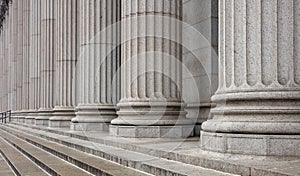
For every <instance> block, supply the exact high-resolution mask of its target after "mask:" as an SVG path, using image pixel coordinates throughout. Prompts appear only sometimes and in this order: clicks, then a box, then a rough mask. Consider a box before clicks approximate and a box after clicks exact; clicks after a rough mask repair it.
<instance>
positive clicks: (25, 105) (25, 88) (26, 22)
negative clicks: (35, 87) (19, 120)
mask: <svg viewBox="0 0 300 176" xmlns="http://www.w3.org/2000/svg"><path fill="white" fill-rule="evenodd" d="M22 3H23V5H22V6H23V32H22V33H23V45H22V50H23V60H22V62H23V64H22V67H23V69H22V71H23V73H22V77H23V83H22V116H23V117H26V116H27V115H28V112H29V40H30V34H29V28H30V18H29V16H30V2H29V0H23V1H22Z"/></svg>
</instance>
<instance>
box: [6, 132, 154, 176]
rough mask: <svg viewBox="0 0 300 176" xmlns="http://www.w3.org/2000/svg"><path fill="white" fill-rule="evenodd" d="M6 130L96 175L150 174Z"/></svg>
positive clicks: (140, 175)
mask: <svg viewBox="0 0 300 176" xmlns="http://www.w3.org/2000/svg"><path fill="white" fill-rule="evenodd" d="M6 131H7V132H8V133H10V134H13V135H14V136H16V137H18V138H20V139H23V140H25V141H27V142H29V143H30V144H32V145H34V146H37V147H39V148H41V149H43V150H45V151H47V152H49V153H51V154H53V155H55V156H57V157H60V158H61V159H63V160H65V161H67V162H70V163H72V164H74V165H76V166H78V167H80V168H82V169H84V170H86V171H88V172H90V173H92V174H95V175H112V176H115V175H122V176H144V175H150V174H147V173H145V172H140V171H137V170H134V169H132V168H129V167H125V166H123V165H120V164H117V163H113V162H111V161H107V160H104V159H102V158H100V157H97V156H93V155H89V154H87V153H83V152H81V151H78V150H75V149H72V148H69V147H66V146H63V145H60V144H56V143H54V142H50V141H47V140H44V139H41V138H38V137H35V136H32V135H28V134H26V133H23V132H19V133H16V131H13V130H7V129H6Z"/></svg>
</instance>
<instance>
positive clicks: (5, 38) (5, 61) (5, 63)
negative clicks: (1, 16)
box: [2, 14, 9, 111]
mask: <svg viewBox="0 0 300 176" xmlns="http://www.w3.org/2000/svg"><path fill="white" fill-rule="evenodd" d="M6 19H7V14H6ZM8 34H9V31H8V21H7V20H4V21H3V29H2V52H3V62H2V64H3V65H2V74H3V83H4V85H3V96H2V98H3V101H2V102H3V106H2V109H3V111H7V109H8V92H9V91H8V88H9V86H8V71H9V70H8V64H9V59H8V56H9V55H8V48H9V46H8V45H9V43H8V36H9V35H8Z"/></svg>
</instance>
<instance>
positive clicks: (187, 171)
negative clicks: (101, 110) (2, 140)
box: [1, 126, 231, 176]
mask: <svg viewBox="0 0 300 176" xmlns="http://www.w3.org/2000/svg"><path fill="white" fill-rule="evenodd" d="M1 128H2V129H3V130H6V131H7V132H9V133H11V134H14V135H16V136H18V137H20V138H23V139H24V140H26V141H28V142H30V143H32V144H34V145H38V146H39V147H41V148H44V149H45V150H47V151H48V150H53V151H52V152H54V153H59V155H61V153H63V152H64V151H65V150H70V148H73V149H77V150H80V151H83V152H87V153H90V154H93V155H96V156H99V157H102V158H105V159H107V160H111V161H114V162H117V163H119V164H121V165H124V166H128V167H131V168H134V169H138V170H141V171H144V172H147V173H150V174H153V175H162V176H164V175H178V176H181V175H188V176H194V175H195V176H196V175H216V176H217V175H218V176H219V175H220V176H221V175H231V174H226V173H222V172H218V171H214V170H211V169H206V168H202V167H199V166H193V165H189V164H184V163H180V162H176V161H172V160H167V159H163V158H158V157H154V156H150V155H146V154H142V153H137V152H133V151H128V150H124V149H121V148H116V147H112V146H107V145H102V144H98V143H93V142H90V141H86V140H80V139H76V138H71V137H67V136H62V135H59V134H53V133H49V132H45V131H38V130H35V129H27V130H26V129H24V128H19V129H13V128H11V126H10V128H8V127H4V126H2V127H1ZM33 135H34V136H33ZM37 136H39V137H37ZM41 137H42V138H44V139H41ZM45 139H46V140H45ZM49 141H54V142H57V143H60V144H63V145H64V147H65V148H64V147H63V146H62V145H58V144H56V146H55V145H54V144H53V143H51V142H49ZM66 155H70V154H69V153H66Z"/></svg>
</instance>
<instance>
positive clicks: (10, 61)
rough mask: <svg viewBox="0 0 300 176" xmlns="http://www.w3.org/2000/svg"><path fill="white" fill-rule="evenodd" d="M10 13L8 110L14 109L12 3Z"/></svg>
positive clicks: (8, 16) (8, 14)
mask: <svg viewBox="0 0 300 176" xmlns="http://www.w3.org/2000/svg"><path fill="white" fill-rule="evenodd" d="M8 8H9V10H8V13H7V15H6V19H5V20H6V21H7V26H6V28H7V34H6V35H7V39H6V40H7V58H6V59H7V110H11V109H12V81H13V80H12V74H13V70H12V67H13V65H12V64H13V62H12V59H13V57H12V56H13V52H12V51H13V47H12V38H13V31H12V29H13V28H12V24H13V23H12V17H13V9H12V3H11V2H9V4H8Z"/></svg>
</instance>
